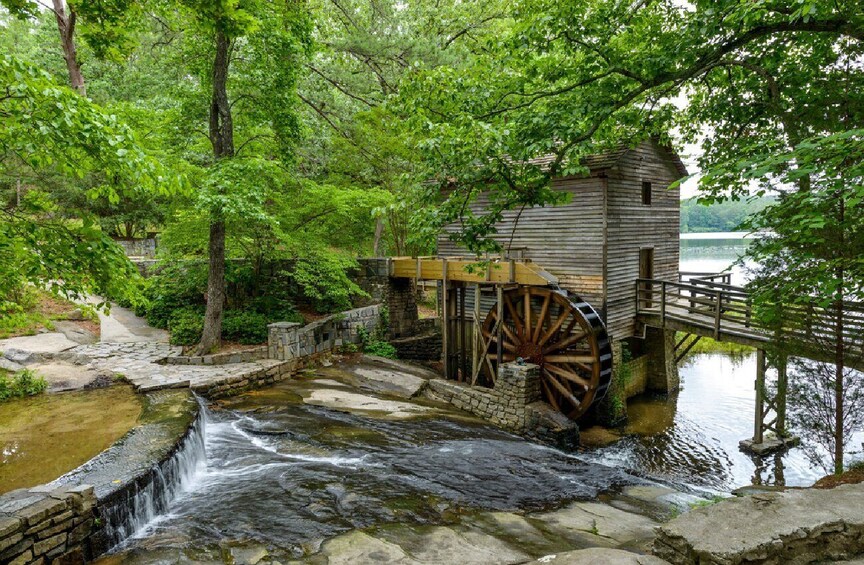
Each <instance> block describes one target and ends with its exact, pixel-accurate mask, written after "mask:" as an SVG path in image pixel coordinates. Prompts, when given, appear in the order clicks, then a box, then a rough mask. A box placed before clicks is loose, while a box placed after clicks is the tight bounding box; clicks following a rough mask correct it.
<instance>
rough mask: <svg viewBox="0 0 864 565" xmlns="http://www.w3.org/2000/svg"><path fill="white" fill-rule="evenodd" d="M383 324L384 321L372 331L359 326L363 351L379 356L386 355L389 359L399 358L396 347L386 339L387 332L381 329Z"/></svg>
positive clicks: (358, 331)
mask: <svg viewBox="0 0 864 565" xmlns="http://www.w3.org/2000/svg"><path fill="white" fill-rule="evenodd" d="M383 325H384V324H383V323H381V324H379V326H378V327H376V329H375V331H374V332H372V333H369V331H368V330H367V329H366V328H364V327H362V326H361V327H360V328H358V329H357V334H358V335H359V336H360V347H361V348H362V349H363V353H365V354H367V355H377V356H378V357H386V358H388V359H398V356H397V354H396V348H395V347H393V346H392V345H390V344H389V343H387V342H386V341H385V340H384V335H386V332H385V331H382V330H381V326H383Z"/></svg>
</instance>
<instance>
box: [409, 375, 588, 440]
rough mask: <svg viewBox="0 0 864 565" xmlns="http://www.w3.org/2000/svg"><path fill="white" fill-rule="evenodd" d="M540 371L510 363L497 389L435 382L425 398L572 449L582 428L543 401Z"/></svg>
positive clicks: (497, 382) (498, 379) (436, 380)
mask: <svg viewBox="0 0 864 565" xmlns="http://www.w3.org/2000/svg"><path fill="white" fill-rule="evenodd" d="M539 371H540V368H539V367H538V366H537V365H531V364H525V365H519V364H517V363H506V364H504V365H502V366H501V368H500V370H499V371H498V378H497V380H496V382H495V387H494V388H491V389H490V388H485V387H477V386H470V385H468V384H466V383H459V382H455V381H448V380H444V379H433V380H430V381H429V384H428V386H427V387H426V389H425V394H426V395H427V396H429V397H430V398H432V399H435V400H440V401H443V402H448V403H450V404H452V405H453V406H455V407H456V408H459V409H460V410H465V411H466V412H471V413H472V414H475V415H477V416H480V417H481V418H484V419H486V420H489V421H490V422H492V423H493V424H496V425H498V426H501V427H502V428H506V429H508V430H511V431H514V432H516V433H518V434H521V435H524V436H526V437H530V438H532V439H537V440H539V441H543V442H545V443H550V444H553V445H555V446H557V447H561V448H564V449H572V448H574V447H576V445H577V444H578V442H579V428H578V427H577V426H576V423H575V422H573V421H571V420H570V419H568V418H567V417H566V416H564V415H563V414H561V413H559V412H557V411H555V410H553V409H552V408H551V407H550V406H549V405H547V404H546V403H545V402H543V401H541V400H540V398H541V395H540V372H539Z"/></svg>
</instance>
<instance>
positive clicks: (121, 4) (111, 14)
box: [0, 0, 138, 96]
mask: <svg viewBox="0 0 864 565" xmlns="http://www.w3.org/2000/svg"><path fill="white" fill-rule="evenodd" d="M0 5H2V6H3V7H5V8H6V9H7V10H9V12H10V13H11V14H13V15H15V16H17V17H19V18H22V19H26V18H38V17H39V14H40V11H41V10H43V9H44V10H47V11H49V12H51V13H53V15H54V20H55V22H56V23H57V31H58V33H59V35H60V47H61V49H62V51H63V59H64V61H65V63H66V71H67V73H68V77H69V84H70V85H71V86H72V88H73V89H74V90H75V91H77V92H78V93H79V94H81V95H82V96H86V95H87V86H86V83H85V80H84V73H83V72H82V70H81V67H82V62H81V58H80V55H79V52H78V42H77V37H78V36H79V35H82V36H83V37H84V38H85V40H86V42H87V44H88V46H89V47H90V49H91V50H92V51H93V53H94V54H95V56H96V57H97V58H109V57H119V56H120V54H121V53H123V52H125V51H126V50H128V48H129V46H130V44H131V38H132V36H133V30H132V28H131V27H130V26H129V23H130V22H129V20H130V19H132V17H133V16H134V15H135V14H136V13H137V12H138V10H137V9H138V6H137V3H136V2H134V1H124V0H107V1H101V2H73V3H71V4H70V3H69V2H67V1H66V0H51V3H50V4H48V3H47V2H43V1H42V0H0Z"/></svg>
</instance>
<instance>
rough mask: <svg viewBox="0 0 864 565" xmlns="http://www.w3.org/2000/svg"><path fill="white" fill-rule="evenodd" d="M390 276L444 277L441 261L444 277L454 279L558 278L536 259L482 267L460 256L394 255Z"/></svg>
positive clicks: (549, 281) (540, 281) (544, 281)
mask: <svg viewBox="0 0 864 565" xmlns="http://www.w3.org/2000/svg"><path fill="white" fill-rule="evenodd" d="M392 264H393V274H392V276H393V277H396V278H406V279H413V278H420V279H422V280H439V281H440V280H444V265H445V264H446V265H447V270H448V274H447V278H448V280H450V281H455V282H471V283H478V282H488V283H492V284H511V283H517V284H522V285H531V286H548V285H555V284H558V278H557V277H555V276H553V275H551V274H549V273H547V272H546V271H544V270H543V268H541V267H540V266H539V265H537V264H536V263H530V262H526V261H515V260H512V261H507V262H501V261H494V260H493V261H490V262H488V263H487V264H486V267H485V268H484V267H483V265H482V261H479V260H474V261H472V260H470V259H464V258H454V259H450V258H446V257H445V258H437V257H435V258H428V257H417V258H413V257H396V258H394V259H393V263H392Z"/></svg>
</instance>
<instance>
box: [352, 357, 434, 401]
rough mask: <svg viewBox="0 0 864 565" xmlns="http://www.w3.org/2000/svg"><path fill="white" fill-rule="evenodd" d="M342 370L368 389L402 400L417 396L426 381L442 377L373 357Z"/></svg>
mask: <svg viewBox="0 0 864 565" xmlns="http://www.w3.org/2000/svg"><path fill="white" fill-rule="evenodd" d="M341 369H343V370H344V371H346V372H347V373H349V374H351V375H352V376H354V377H355V378H356V379H357V381H358V384H360V385H362V386H365V387H366V388H370V389H372V390H374V391H375V392H382V393H385V394H392V395H393V396H399V397H402V398H411V397H412V396H416V395H417V393H418V392H420V389H422V388H423V387H424V386H426V381H428V380H429V379H435V378H439V377H440V375H437V374H435V372H434V371H430V370H429V369H426V368H425V367H418V366H417V365H411V364H409V363H403V362H401V361H394V360H392V359H385V358H384V357H376V356H372V355H367V356H364V357H363V358H362V359H361V361H360V362H359V363H357V364H352V365H347V364H346V365H343V366H342V367H341Z"/></svg>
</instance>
